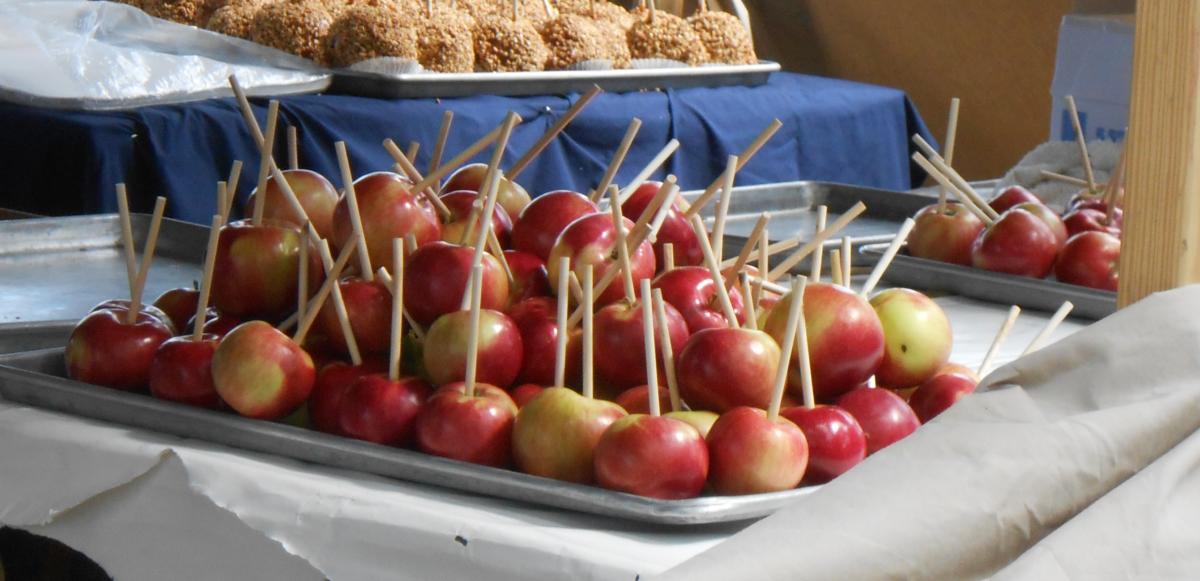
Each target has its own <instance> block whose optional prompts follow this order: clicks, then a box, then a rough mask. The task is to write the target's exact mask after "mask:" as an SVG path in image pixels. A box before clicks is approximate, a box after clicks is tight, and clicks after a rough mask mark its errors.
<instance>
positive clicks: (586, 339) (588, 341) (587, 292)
mask: <svg viewBox="0 0 1200 581" xmlns="http://www.w3.org/2000/svg"><path fill="white" fill-rule="evenodd" d="M582 282H583V302H582V303H581V304H580V305H579V306H580V308H582V309H583V389H582V390H581V391H582V393H583V397H586V398H588V399H592V396H593V394H594V393H595V388H594V386H595V384H594V380H595V365H594V363H593V361H594V358H593V355H592V302H593V300H594V298H595V297H594V296H593V295H592V283H593V282H595V281H593V280H592V265H591V264H584V265H583V281H582Z"/></svg>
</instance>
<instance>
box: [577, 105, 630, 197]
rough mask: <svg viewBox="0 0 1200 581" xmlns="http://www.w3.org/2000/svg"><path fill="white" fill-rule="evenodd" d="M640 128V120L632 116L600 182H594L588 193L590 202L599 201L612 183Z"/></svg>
mask: <svg viewBox="0 0 1200 581" xmlns="http://www.w3.org/2000/svg"><path fill="white" fill-rule="evenodd" d="M641 128H642V120H641V119H638V118H637V117H634V118H633V120H632V121H630V122H629V128H628V129H626V130H625V137H622V138H621V144H620V145H618V146H617V152H616V153H614V154H613V156H612V160H610V161H609V162H608V168H607V169H605V170H604V176H603V177H601V178H600V183H598V184H596V187H595V189H593V190H592V191H591V192H590V193H589V194H588V199H589V200H591V201H592V202H599V201H600V196H603V195H604V192H606V191H607V190H608V186H610V185H612V182H613V178H615V177H617V171H619V170H620V169H621V164H622V163H625V156H626V155H628V154H629V148H630V147H632V146H633V139H634V138H635V137H637V134H638V130H639V129H641Z"/></svg>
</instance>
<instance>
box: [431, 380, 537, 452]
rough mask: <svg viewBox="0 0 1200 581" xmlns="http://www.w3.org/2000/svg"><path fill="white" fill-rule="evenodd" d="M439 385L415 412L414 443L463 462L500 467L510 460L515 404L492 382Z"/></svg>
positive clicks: (515, 413) (515, 411) (515, 412)
mask: <svg viewBox="0 0 1200 581" xmlns="http://www.w3.org/2000/svg"><path fill="white" fill-rule="evenodd" d="M465 390H466V386H465V385H464V384H462V383H452V384H450V385H445V386H442V388H441V389H438V390H437V392H435V393H434V394H433V397H431V398H429V399H428V400H427V401H426V402H425V405H424V406H422V407H421V411H420V413H418V414H417V421H416V436H417V444H418V445H419V446H420V448H421V450H422V451H423V452H425V453H427V454H433V455H435V456H442V457H444V458H452V459H454V460H461V461H463V462H471V463H474V464H484V465H487V466H496V467H504V466H508V465H509V464H510V463H511V462H512V432H513V421H514V418H515V417H516V415H517V404H515V403H513V400H512V398H510V397H509V396H508V394H507V393H505V392H504V390H503V389H500V388H498V387H496V386H494V385H488V384H486V383H477V384H475V395H474V396H473V397H472V396H468V395H467V394H466V393H465Z"/></svg>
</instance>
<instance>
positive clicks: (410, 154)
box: [404, 141, 421, 165]
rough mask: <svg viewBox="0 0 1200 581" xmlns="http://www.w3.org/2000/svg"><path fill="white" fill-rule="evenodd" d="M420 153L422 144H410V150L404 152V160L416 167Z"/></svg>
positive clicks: (413, 142) (416, 142)
mask: <svg viewBox="0 0 1200 581" xmlns="http://www.w3.org/2000/svg"><path fill="white" fill-rule="evenodd" d="M420 152H421V143H420V142H418V141H412V142H409V144H408V149H407V150H405V152H404V159H407V160H408V163H411V164H413V165H416V163H417V154H418V153H420Z"/></svg>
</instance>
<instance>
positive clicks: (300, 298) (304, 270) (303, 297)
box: [296, 235, 309, 319]
mask: <svg viewBox="0 0 1200 581" xmlns="http://www.w3.org/2000/svg"><path fill="white" fill-rule="evenodd" d="M308 245H309V239H308V236H304V235H302V236H301V237H300V262H299V265H298V267H297V268H296V316H297V317H300V318H301V319H303V318H304V314H305V313H306V312H307V310H306V307H308Z"/></svg>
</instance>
